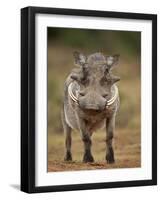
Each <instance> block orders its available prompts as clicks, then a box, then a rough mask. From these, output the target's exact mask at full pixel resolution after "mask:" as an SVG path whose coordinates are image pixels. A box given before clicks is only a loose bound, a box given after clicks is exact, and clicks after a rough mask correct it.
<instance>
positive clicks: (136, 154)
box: [48, 129, 141, 172]
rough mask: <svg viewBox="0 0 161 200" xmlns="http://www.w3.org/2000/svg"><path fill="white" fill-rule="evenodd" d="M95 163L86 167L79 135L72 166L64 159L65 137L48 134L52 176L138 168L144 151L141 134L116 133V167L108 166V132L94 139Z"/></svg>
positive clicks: (93, 137)
mask: <svg viewBox="0 0 161 200" xmlns="http://www.w3.org/2000/svg"><path fill="white" fill-rule="evenodd" d="M92 142H93V144H92V153H93V157H94V159H95V162H94V163H82V158H83V144H82V141H81V137H80V135H79V133H78V132H73V141H72V155H73V161H72V162H65V161H64V160H63V159H64V153H65V148H64V135H63V134H48V172H56V171H72V170H92V169H111V168H135V167H140V166H141V147H140V131H139V130H132V131H131V130H126V129H124V130H116V132H115V137H114V152H115V163H114V164H107V163H106V162H105V149H106V146H105V132H103V131H102V132H96V133H94V134H93V136H92Z"/></svg>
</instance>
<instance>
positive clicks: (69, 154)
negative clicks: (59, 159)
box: [64, 152, 72, 161]
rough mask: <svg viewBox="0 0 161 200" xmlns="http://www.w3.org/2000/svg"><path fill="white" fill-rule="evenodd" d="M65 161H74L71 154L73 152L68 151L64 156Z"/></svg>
mask: <svg viewBox="0 0 161 200" xmlns="http://www.w3.org/2000/svg"><path fill="white" fill-rule="evenodd" d="M64 161H72V154H71V152H66V155H65V157H64Z"/></svg>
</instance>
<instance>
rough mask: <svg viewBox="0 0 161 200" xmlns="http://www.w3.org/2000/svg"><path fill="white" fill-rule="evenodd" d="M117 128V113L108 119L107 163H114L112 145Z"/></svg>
mask: <svg viewBox="0 0 161 200" xmlns="http://www.w3.org/2000/svg"><path fill="white" fill-rule="evenodd" d="M114 128H115V115H114V116H113V117H111V118H107V119H106V161H107V163H110V164H111V163H114V162H115V158H114V151H113V146H112V139H113V134H114Z"/></svg>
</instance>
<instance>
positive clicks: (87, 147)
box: [80, 122, 94, 163]
mask: <svg viewBox="0 0 161 200" xmlns="http://www.w3.org/2000/svg"><path fill="white" fill-rule="evenodd" d="M80 132H81V135H82V141H83V143H84V155H83V162H85V163H87V162H94V158H93V156H92V153H91V146H92V141H91V134H90V133H89V131H87V129H86V127H85V126H84V122H81V128H80Z"/></svg>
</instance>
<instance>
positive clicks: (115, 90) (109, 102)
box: [68, 82, 118, 108]
mask: <svg viewBox="0 0 161 200" xmlns="http://www.w3.org/2000/svg"><path fill="white" fill-rule="evenodd" d="M72 88H73V82H72V83H70V85H69V86H68V94H69V96H70V98H71V99H72V100H73V101H74V102H76V103H77V104H78V102H79V100H78V98H77V97H76V96H75V95H74V94H73V89H72ZM117 98H118V88H117V87H116V85H114V95H113V96H112V98H111V99H109V100H107V103H106V108H108V107H109V106H110V105H112V104H113V103H114V102H115V101H116V99H117Z"/></svg>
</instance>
